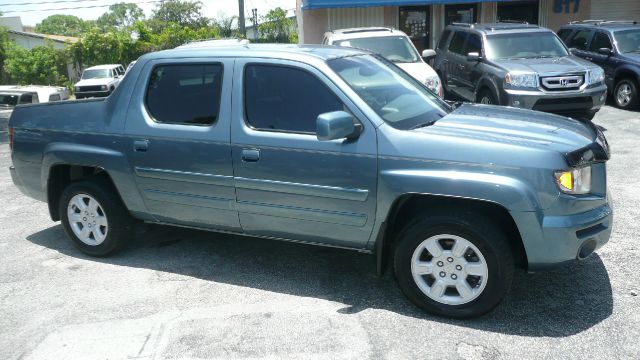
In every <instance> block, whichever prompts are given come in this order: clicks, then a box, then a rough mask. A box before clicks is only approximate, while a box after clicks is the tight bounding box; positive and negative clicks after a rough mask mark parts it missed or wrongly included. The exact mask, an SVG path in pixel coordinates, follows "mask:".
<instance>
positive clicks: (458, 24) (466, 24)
mask: <svg viewBox="0 0 640 360" xmlns="http://www.w3.org/2000/svg"><path fill="white" fill-rule="evenodd" d="M451 25H455V26H464V27H468V28H473V24H469V23H463V22H452V23H451Z"/></svg>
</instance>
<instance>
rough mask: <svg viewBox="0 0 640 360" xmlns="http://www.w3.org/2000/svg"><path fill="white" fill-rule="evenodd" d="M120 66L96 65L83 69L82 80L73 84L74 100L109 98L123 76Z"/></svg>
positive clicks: (123, 71) (122, 69) (122, 68)
mask: <svg viewBox="0 0 640 360" xmlns="http://www.w3.org/2000/svg"><path fill="white" fill-rule="evenodd" d="M124 73H125V69H124V66H122V65H120V64H109V65H98V66H93V67H90V68H88V69H85V70H84V71H83V72H82V78H81V79H80V81H78V82H77V83H76V84H75V87H74V90H75V94H76V99H83V98H88V97H105V96H109V94H111V93H112V92H113V90H115V88H117V87H118V85H119V84H120V80H122V77H123V76H124Z"/></svg>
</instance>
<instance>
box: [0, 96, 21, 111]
mask: <svg viewBox="0 0 640 360" xmlns="http://www.w3.org/2000/svg"><path fill="white" fill-rule="evenodd" d="M17 104H18V95H10V94H0V107H3V108H7V107H14V106H16V105H17Z"/></svg>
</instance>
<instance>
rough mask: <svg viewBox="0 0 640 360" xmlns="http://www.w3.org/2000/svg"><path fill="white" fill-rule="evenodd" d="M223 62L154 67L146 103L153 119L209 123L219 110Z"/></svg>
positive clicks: (171, 122) (213, 120)
mask: <svg viewBox="0 0 640 360" xmlns="http://www.w3.org/2000/svg"><path fill="white" fill-rule="evenodd" d="M222 72H223V71H222V64H188V65H161V66H157V67H155V68H154V69H153V72H152V73H151V79H150V80H149V86H148V88H147V96H146V104H147V109H148V111H149V114H150V115H151V116H152V117H153V118H154V120H156V121H158V122H162V123H169V124H186V125H211V124H213V123H214V122H215V121H216V119H217V117H218V112H219V110H220V96H221V93H222Z"/></svg>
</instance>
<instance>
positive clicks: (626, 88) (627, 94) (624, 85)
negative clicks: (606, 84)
mask: <svg viewBox="0 0 640 360" xmlns="http://www.w3.org/2000/svg"><path fill="white" fill-rule="evenodd" d="M613 101H614V102H615V103H616V106H617V107H619V108H620V109H625V110H628V109H634V108H635V107H637V106H638V85H637V84H636V82H635V81H633V80H631V79H622V80H620V81H618V83H617V84H616V87H615V89H614V90H613Z"/></svg>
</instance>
